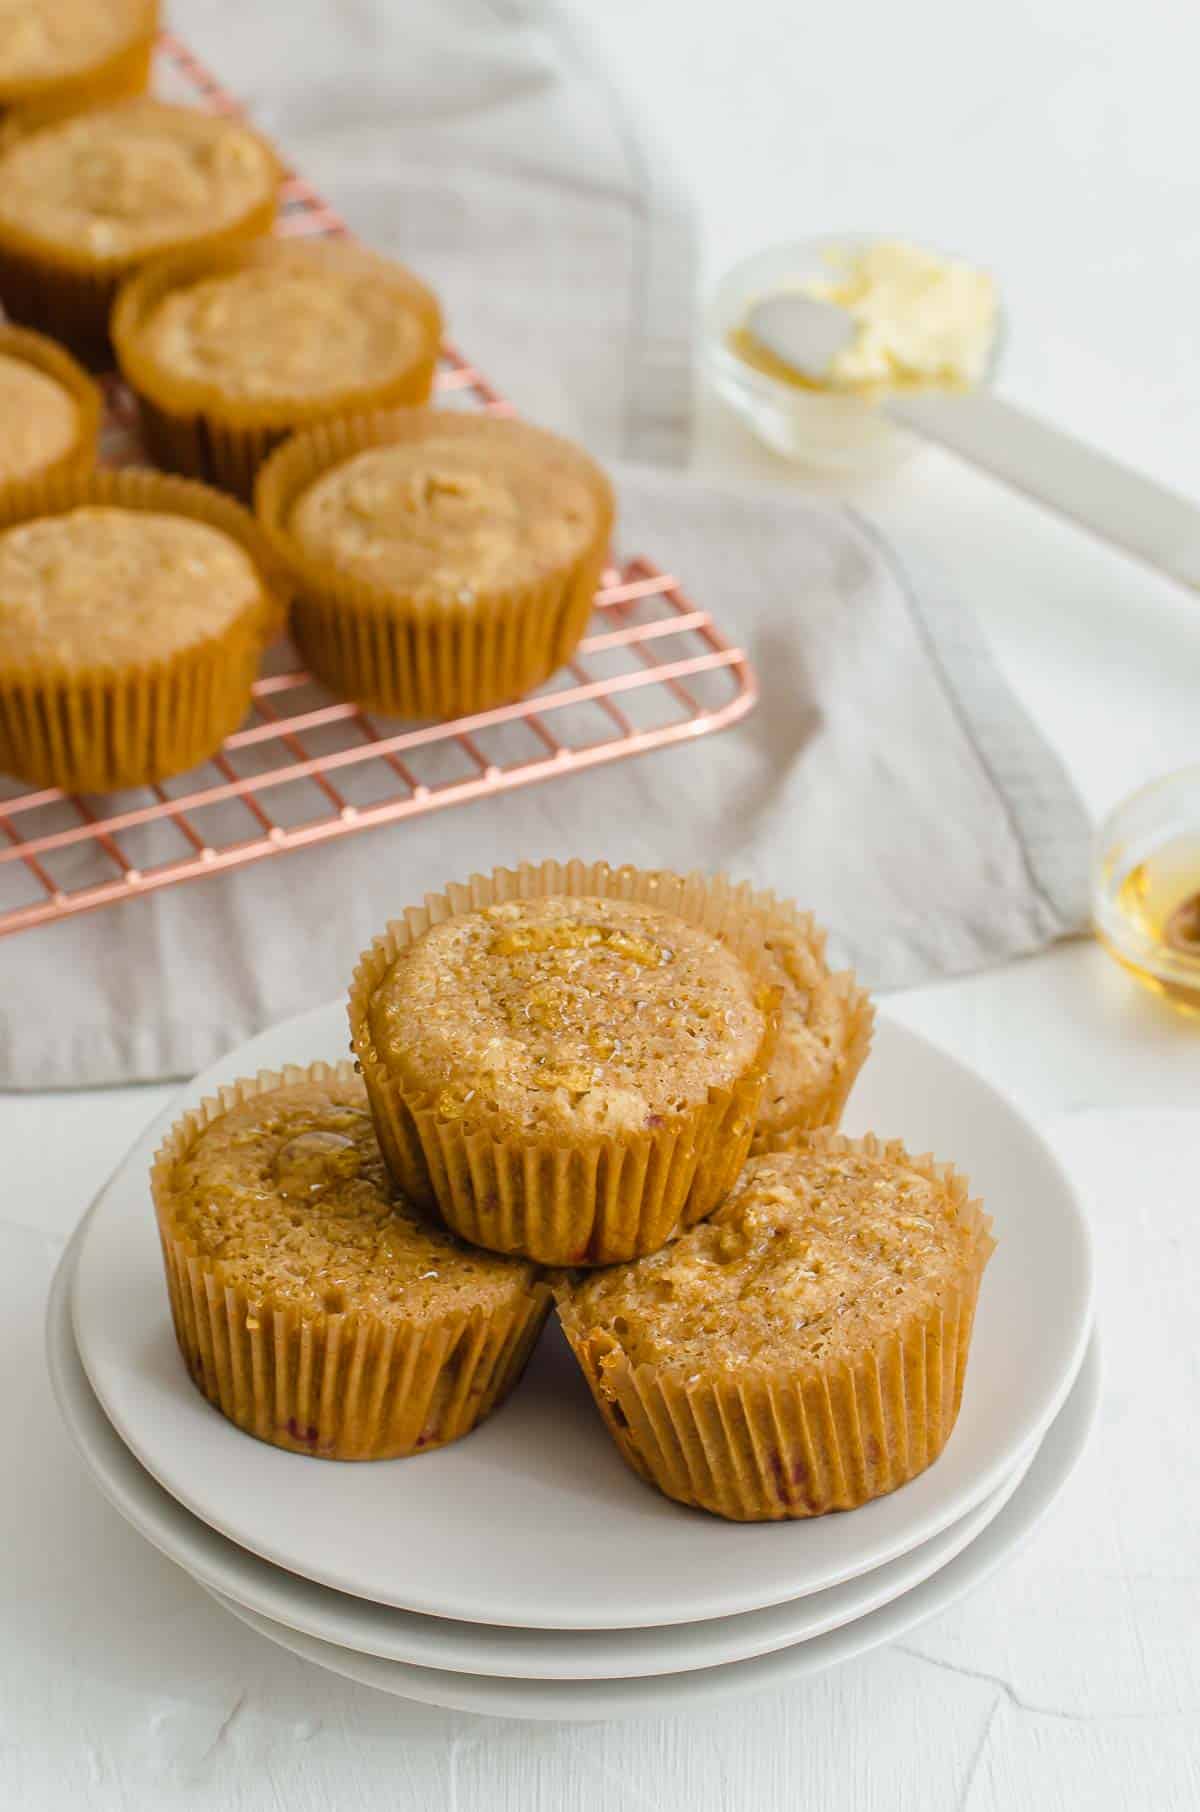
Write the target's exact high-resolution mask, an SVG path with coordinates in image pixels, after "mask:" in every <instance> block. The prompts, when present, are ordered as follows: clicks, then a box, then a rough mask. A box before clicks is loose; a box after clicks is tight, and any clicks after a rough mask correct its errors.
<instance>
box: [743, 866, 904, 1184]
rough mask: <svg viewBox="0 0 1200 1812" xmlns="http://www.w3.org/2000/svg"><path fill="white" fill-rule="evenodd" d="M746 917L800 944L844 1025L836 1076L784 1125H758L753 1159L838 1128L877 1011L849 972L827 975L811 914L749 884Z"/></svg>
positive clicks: (765, 933)
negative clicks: (818, 972) (824, 1131)
mask: <svg viewBox="0 0 1200 1812" xmlns="http://www.w3.org/2000/svg"><path fill="white" fill-rule="evenodd" d="M743 897H744V903H745V905H744V909H745V912H746V915H747V918H748V919H750V920H753V921H754V922H755V923H756V924H757V925H758V927H759V929H760V935H761V936H762V937H764V938H769V937H771V936H772V934H778V933H781V932H782V933H786V934H787V936H789V937H791V938H793V939H794V940H795V941H796V942H797V943H800V944H803V945H804V947H805V948H806V949H807V950H808V951H809V953H810V954H811V956H812V958H813V960H814V962H815V963H816V964H817V966H818V967H819V968H820V970H821V971H822V973H823V976H824V981H823V983H822V986H823V987H824V988H826V989H828V991H829V995H830V998H831V999H832V1000H833V1001H834V1002H835V1003H836V1005H837V1008H838V1014H839V1018H840V1020H841V1023H842V1046H841V1050H840V1051H839V1053H838V1058H837V1062H836V1066H835V1069H834V1073H833V1075H832V1077H830V1078H829V1079H828V1080H827V1081H826V1082H825V1083H824V1085H823V1086H819V1087H816V1088H814V1089H813V1090H812V1091H811V1092H809V1093H808V1094H806V1096H805V1098H804V1099H803V1100H802V1101H797V1102H796V1104H795V1108H794V1111H793V1112H792V1113H791V1114H789V1116H788V1118H787V1120H786V1123H784V1124H780V1125H777V1126H772V1127H769V1128H768V1127H764V1126H761V1125H760V1126H758V1127H756V1129H755V1133H754V1138H753V1141H752V1143H751V1146H750V1151H751V1155H752V1156H754V1157H757V1156H758V1155H759V1154H760V1153H762V1152H767V1151H784V1150H786V1149H787V1148H788V1147H789V1146H791V1145H795V1144H796V1143H797V1142H798V1141H800V1140H801V1139H803V1138H804V1137H805V1136H806V1135H807V1134H808V1133H810V1132H816V1131H818V1130H820V1129H821V1128H823V1127H836V1126H837V1125H838V1123H839V1122H840V1120H841V1117H842V1113H843V1111H844V1109H845V1106H846V1102H847V1100H848V1099H849V1096H850V1091H851V1089H852V1088H853V1087H854V1084H855V1081H856V1080H857V1078H858V1074H859V1071H860V1070H861V1069H862V1067H863V1064H864V1063H865V1062H866V1060H867V1057H868V1055H869V1053H870V1049H871V1037H872V1034H873V1032H874V1028H875V1008H874V1005H873V1004H872V1001H871V998H870V996H869V995H868V993H867V992H866V990H865V989H864V988H862V987H861V986H860V985H859V983H858V980H857V978H856V977H855V975H854V974H853V972H852V971H851V970H849V969H843V970H841V971H839V972H838V973H836V974H831V973H830V972H829V970H828V968H827V965H826V962H825V942H826V933H825V931H824V930H822V928H821V927H820V926H819V925H818V924H817V923H816V921H815V919H814V918H813V916H812V914H811V913H810V912H804V911H802V910H801V909H800V908H799V907H798V906H796V905H794V904H793V902H792V901H791V900H781V899H779V898H778V897H777V896H776V895H775V894H774V893H773V892H771V891H769V890H764V891H762V892H756V891H755V890H754V889H752V888H751V887H750V886H749V885H748V884H747V885H746V887H745V888H744V889H743Z"/></svg>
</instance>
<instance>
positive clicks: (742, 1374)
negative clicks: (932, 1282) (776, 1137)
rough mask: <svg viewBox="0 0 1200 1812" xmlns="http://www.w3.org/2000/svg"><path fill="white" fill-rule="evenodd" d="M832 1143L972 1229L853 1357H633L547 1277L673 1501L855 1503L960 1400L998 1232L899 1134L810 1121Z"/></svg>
mask: <svg viewBox="0 0 1200 1812" xmlns="http://www.w3.org/2000/svg"><path fill="white" fill-rule="evenodd" d="M813 1139H814V1142H815V1143H817V1144H818V1145H819V1147H820V1148H821V1149H824V1150H829V1151H835V1152H836V1151H864V1152H867V1153H870V1154H871V1155H876V1154H884V1155H887V1156H893V1157H896V1158H897V1159H899V1160H901V1161H903V1162H904V1163H905V1164H907V1165H908V1166H909V1167H910V1168H911V1169H913V1170H915V1171H918V1172H919V1173H920V1174H921V1175H922V1176H926V1177H928V1178H930V1180H932V1181H936V1182H938V1183H940V1184H941V1185H942V1186H943V1187H944V1188H945V1189H946V1190H947V1191H948V1192H949V1194H950V1196H951V1198H952V1200H953V1202H954V1204H955V1206H956V1208H957V1210H958V1214H959V1217H960V1219H961V1220H962V1221H963V1223H964V1224H965V1225H966V1226H967V1227H968V1228H969V1229H970V1231H971V1233H972V1235H973V1243H972V1250H971V1253H970V1256H969V1257H968V1259H967V1260H966V1262H965V1263H964V1265H963V1267H962V1274H961V1276H960V1277H959V1278H958V1280H957V1282H956V1283H955V1284H954V1285H953V1286H951V1287H948V1288H947V1289H946V1290H944V1291H943V1292H942V1294H941V1295H940V1296H939V1298H938V1299H937V1300H936V1301H934V1302H932V1303H931V1304H930V1305H929V1306H928V1307H927V1308H926V1309H924V1310H922V1311H920V1312H917V1313H914V1314H912V1315H910V1316H909V1317H907V1318H906V1319H904V1320H903V1321H901V1322H900V1323H899V1325H898V1326H897V1327H896V1328H895V1329H894V1330H893V1331H892V1332H891V1333H889V1334H888V1335H887V1337H886V1338H884V1339H881V1340H880V1341H878V1342H877V1343H876V1344H874V1345H871V1346H867V1347H864V1349H863V1351H862V1352H861V1354H859V1355H858V1356H857V1357H856V1358H855V1360H854V1361H853V1362H852V1363H851V1362H849V1361H838V1362H834V1363H829V1364H826V1365H821V1364H819V1363H814V1364H810V1365H809V1366H807V1367H806V1368H805V1369H804V1370H802V1371H797V1372H795V1373H791V1372H787V1371H781V1370H775V1369H772V1370H767V1369H763V1368H755V1367H749V1366H747V1367H746V1368H745V1369H743V1370H741V1371H736V1370H727V1369H724V1368H723V1367H722V1366H721V1364H720V1354H719V1352H716V1351H714V1354H713V1365H712V1368H711V1370H709V1371H707V1372H704V1373H702V1374H701V1375H700V1376H699V1377H697V1376H696V1374H695V1371H694V1369H693V1368H691V1367H689V1368H686V1370H685V1369H680V1370H672V1369H671V1368H669V1367H665V1366H654V1365H646V1364H644V1365H632V1364H631V1363H630V1361H629V1359H628V1357H627V1356H626V1354H625V1352H624V1350H623V1349H622V1347H621V1346H620V1344H619V1342H618V1341H616V1340H615V1339H614V1338H613V1337H612V1335H611V1334H609V1333H608V1332H607V1330H604V1329H599V1328H588V1327H587V1326H585V1325H583V1315H582V1311H578V1310H576V1308H575V1305H574V1300H573V1297H572V1292H571V1286H570V1283H569V1282H568V1281H566V1280H563V1281H560V1282H559V1283H558V1284H557V1286H556V1295H557V1298H558V1307H559V1320H560V1322H561V1324H562V1328H563V1332H564V1333H565V1335H566V1337H567V1340H568V1342H569V1344H570V1346H571V1349H572V1351H573V1352H574V1354H575V1357H576V1359H577V1360H578V1361H579V1365H580V1367H581V1369H582V1371H583V1374H584V1377H585V1378H586V1379H587V1382H588V1385H589V1388H590V1389H591V1392H592V1396H593V1397H594V1399H595V1402H596V1406H597V1408H598V1409H599V1411H600V1414H601V1416H602V1417H603V1418H604V1423H605V1426H606V1427H607V1429H608V1432H609V1433H610V1435H611V1436H612V1438H613V1440H614V1441H615V1442H616V1445H617V1447H618V1449H619V1450H620V1452H621V1455H622V1457H623V1458H624V1459H625V1460H626V1462H627V1463H628V1465H629V1466H631V1467H632V1469H633V1470H634V1472H636V1473H637V1474H638V1475H639V1477H641V1478H643V1479H645V1480H646V1481H647V1483H648V1484H651V1485H654V1486H656V1487H657V1488H658V1490H659V1491H661V1492H663V1493H664V1494H665V1495H666V1496H667V1497H670V1498H674V1499H675V1500H676V1501H677V1502H679V1503H681V1504H690V1505H692V1506H694V1507H695V1508H697V1509H701V1510H708V1511H711V1512H712V1514H713V1515H715V1516H722V1517H725V1518H727V1519H728V1520H729V1521H731V1522H774V1521H781V1520H783V1519H787V1518H797V1517H807V1516H823V1515H824V1514H825V1513H826V1512H827V1511H830V1510H853V1509H856V1508H857V1507H858V1506H859V1505H861V1504H865V1503H867V1502H869V1501H870V1500H871V1499H872V1498H876V1497H883V1496H886V1494H887V1493H888V1492H891V1491H895V1490H896V1489H897V1487H899V1486H900V1485H903V1484H906V1483H907V1482H908V1481H909V1480H910V1479H913V1478H915V1477H916V1476H917V1474H918V1473H920V1472H923V1471H924V1470H925V1468H926V1467H927V1466H930V1465H932V1464H933V1462H934V1460H936V1459H937V1457H938V1455H939V1454H940V1453H941V1452H942V1449H943V1448H944V1447H945V1445H946V1442H947V1441H948V1440H949V1438H950V1435H951V1432H952V1430H953V1428H954V1423H955V1420H956V1418H957V1416H958V1410H959V1405H960V1403H961V1401H962V1392H963V1383H964V1380H965V1378H966V1370H967V1356H968V1353H969V1350H970V1345H971V1329H972V1325H973V1322H974V1318H975V1305H976V1302H977V1300H978V1296H979V1285H980V1281H981V1279H982V1276H983V1272H984V1268H985V1266H986V1265H987V1262H988V1259H989V1258H990V1257H991V1254H992V1251H993V1249H994V1246H995V1241H994V1240H993V1238H992V1235H991V1221H990V1219H989V1218H988V1216H987V1215H985V1214H984V1212H983V1210H982V1207H981V1205H980V1203H979V1202H977V1201H973V1200H971V1199H970V1194H969V1189H968V1185H967V1182H966V1179H965V1178H964V1177H962V1176H961V1175H959V1173H958V1172H957V1171H955V1170H954V1169H953V1167H952V1166H950V1165H940V1164H936V1163H934V1161H933V1160H932V1159H931V1158H929V1157H920V1158H912V1157H909V1156H908V1154H907V1153H906V1152H905V1151H904V1148H903V1146H901V1145H899V1144H898V1143H895V1142H893V1143H889V1144H884V1143H883V1142H882V1141H880V1140H878V1139H876V1138H874V1137H872V1136H868V1137H866V1138H865V1139H860V1140H854V1139H847V1138H844V1137H843V1136H842V1135H841V1134H838V1133H832V1132H828V1131H825V1132H818V1133H815V1134H814V1135H813Z"/></svg>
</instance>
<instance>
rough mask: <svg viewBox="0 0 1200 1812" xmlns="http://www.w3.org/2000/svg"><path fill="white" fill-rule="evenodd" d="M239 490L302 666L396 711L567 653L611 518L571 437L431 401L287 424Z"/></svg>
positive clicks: (460, 707) (444, 706) (482, 703)
mask: <svg viewBox="0 0 1200 1812" xmlns="http://www.w3.org/2000/svg"><path fill="white" fill-rule="evenodd" d="M255 498H256V509H257V512H258V516H259V520H260V521H261V522H262V524H263V527H264V528H265V530H266V532H267V534H268V535H269V536H270V537H271V540H272V543H273V545H274V546H275V548H276V550H277V552H278V553H279V555H280V557H281V558H282V559H283V560H285V561H286V562H287V564H288V565H289V566H290V568H291V570H292V572H293V574H294V577H295V581H296V594H297V608H296V613H295V617H294V624H293V628H294V634H295V637H296V641H297V643H298V644H299V646H300V648H301V650H302V652H303V654H304V656H305V659H306V661H307V662H308V664H309V666H310V667H311V668H312V670H313V671H314V672H315V673H316V674H318V675H319V677H320V678H321V679H323V680H324V681H325V682H326V684H327V685H329V686H330V687H332V689H333V690H334V691H335V692H339V693H341V694H343V695H344V696H345V697H347V698H352V699H355V700H356V701H357V702H359V703H360V704H364V705H367V706H368V707H370V708H372V709H374V710H378V711H382V712H386V713H389V714H391V715H393V716H398V717H453V716H458V715H461V714H462V713H465V712H471V711H482V710H486V709H487V708H488V707H489V706H492V705H496V704H500V703H502V702H504V701H505V700H508V699H512V698H517V697H519V696H520V695H521V694H522V693H524V692H528V691H529V690H530V689H531V688H532V687H534V686H536V685H538V684H540V682H541V681H542V680H543V679H545V678H546V677H547V675H548V674H550V673H552V672H553V671H554V669H555V668H556V667H558V666H560V665H561V663H562V662H563V661H565V660H566V659H568V657H569V656H570V655H571V653H572V652H573V651H574V649H575V647H576V646H577V644H578V642H579V640H580V638H581V637H582V635H583V632H584V629H585V628H586V626H587V621H588V616H589V614H590V612H591V608H592V600H593V597H594V594H595V590H596V585H597V583H598V581H599V577H600V572H601V568H602V566H603V564H604V559H605V555H606V551H607V548H608V540H609V534H610V531H611V528H612V519H613V497H612V490H611V487H610V486H609V483H608V480H607V478H606V477H605V476H604V474H603V472H602V471H601V470H600V468H599V467H598V466H597V465H595V464H594V463H593V461H592V460H591V459H589V458H588V456H587V455H586V454H585V453H583V452H582V451H581V450H580V449H579V448H578V447H574V446H572V445H570V443H568V442H567V441H563V440H560V439H558V438H557V437H556V436H555V435H552V434H547V433H545V432H544V431H543V430H541V429H540V428H534V427H531V426H530V425H529V424H528V423H527V422H519V421H514V420H511V419H507V418H502V417H498V416H484V415H467V414H463V413H460V412H456V411H451V410H435V409H408V410H397V411H395V412H393V413H391V414H384V415H371V416H364V417H356V418H353V419H350V420H347V421H343V422H334V423H330V424H328V425H327V426H324V427H320V428H313V429H310V430H309V431H308V432H306V433H304V434H300V435H297V436H296V438H295V439H294V440H291V441H289V442H287V443H286V444H285V445H284V446H282V447H281V448H280V449H279V450H278V452H276V453H274V454H273V455H272V457H271V458H270V459H269V460H268V462H267V464H266V465H265V466H264V467H263V469H262V472H261V473H260V474H259V480H258V486H257V489H256V493H255Z"/></svg>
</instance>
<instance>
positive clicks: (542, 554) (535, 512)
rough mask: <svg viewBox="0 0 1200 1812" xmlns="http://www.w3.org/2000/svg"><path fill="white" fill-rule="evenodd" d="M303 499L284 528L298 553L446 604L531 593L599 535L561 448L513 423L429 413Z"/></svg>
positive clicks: (588, 498)
mask: <svg viewBox="0 0 1200 1812" xmlns="http://www.w3.org/2000/svg"><path fill="white" fill-rule="evenodd" d="M425 423H426V425H425V426H424V427H423V428H422V431H421V432H420V433H418V434H415V435H413V436H412V437H411V438H405V439H402V440H398V441H396V442H394V443H391V444H389V445H387V446H377V447H369V448H367V449H366V451H364V452H362V453H357V454H355V455H354V456H353V457H352V458H350V459H347V460H345V461H344V462H343V463H342V464H340V465H336V466H334V467H332V469H331V470H329V471H327V472H326V473H325V474H324V475H323V476H322V477H320V478H318V479H317V480H316V481H315V482H314V483H313V484H311V485H310V486H309V487H308V489H307V490H305V491H302V492H301V494H300V496H299V498H298V499H297V501H296V503H295V504H294V505H293V507H292V511H291V515H290V518H289V522H288V527H289V529H290V531H291V534H292V536H293V538H294V541H295V543H296V545H297V546H298V548H299V549H300V550H301V552H303V553H305V554H307V555H309V556H310V557H311V558H313V559H316V560H320V561H323V562H325V563H326V564H333V565H336V566H337V567H338V569H339V571H340V572H341V573H343V574H347V573H348V574H352V575H353V576H354V577H356V578H359V579H364V580H366V581H368V582H369V583H372V584H375V585H379V586H382V587H385V588H388V589H391V590H396V591H402V592H404V593H405V594H406V595H411V596H416V597H427V598H429V599H430V600H436V601H438V602H444V603H459V604H471V603H474V602H475V600H476V597H477V595H479V594H483V593H495V592H497V591H508V590H511V589H516V588H519V587H524V586H527V585H533V584H536V583H537V582H538V581H539V580H541V579H543V578H546V577H547V576H548V575H550V574H553V573H557V572H560V571H561V570H562V569H563V568H564V567H570V566H571V565H572V564H573V563H574V562H575V561H576V560H578V559H580V558H581V557H582V556H583V555H584V554H585V553H586V552H587V550H588V549H589V547H590V546H591V545H592V543H593V542H594V540H595V538H596V534H597V531H598V528H599V522H600V517H599V509H598V503H597V491H596V487H595V485H594V484H590V483H589V482H588V480H587V478H586V477H585V476H584V473H583V471H582V470H581V469H580V466H579V465H578V464H576V463H573V462H572V461H571V460H570V459H568V458H564V452H565V451H566V450H565V449H564V447H563V445H562V443H560V442H556V441H554V440H553V439H552V438H551V437H550V436H548V435H545V436H544V435H541V434H539V433H538V432H537V430H535V429H529V428H526V427H525V426H524V425H523V424H521V423H518V422H501V421H495V420H489V421H483V422H480V423H478V424H476V425H477V427H478V429H479V430H481V431H480V432H479V433H478V434H475V433H472V432H471V426H472V425H473V424H471V423H470V418H469V417H458V418H453V425H450V424H449V423H445V422H444V418H443V419H442V420H440V419H439V417H438V415H437V414H436V412H434V413H432V414H430V415H429V416H427V417H426V418H425Z"/></svg>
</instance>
